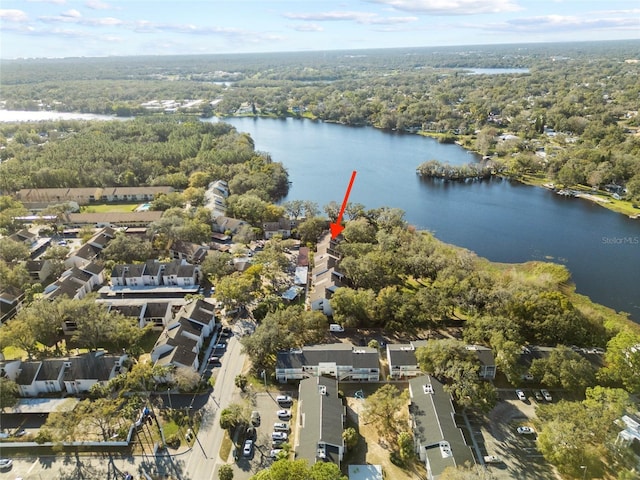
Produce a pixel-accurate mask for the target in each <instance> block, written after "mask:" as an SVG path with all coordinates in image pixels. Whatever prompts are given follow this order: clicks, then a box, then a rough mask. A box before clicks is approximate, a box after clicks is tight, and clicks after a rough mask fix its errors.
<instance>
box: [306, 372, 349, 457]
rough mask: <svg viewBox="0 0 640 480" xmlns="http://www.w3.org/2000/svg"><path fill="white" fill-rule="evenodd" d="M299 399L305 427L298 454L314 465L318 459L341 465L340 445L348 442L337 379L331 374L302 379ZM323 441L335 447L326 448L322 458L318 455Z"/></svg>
mask: <svg viewBox="0 0 640 480" xmlns="http://www.w3.org/2000/svg"><path fill="white" fill-rule="evenodd" d="M322 392H324V393H322ZM299 399H300V415H301V419H302V428H301V429H300V438H299V446H298V448H297V450H296V453H297V455H298V456H299V457H301V458H306V459H307V460H308V461H309V463H310V464H311V465H313V464H314V463H315V462H316V460H330V461H334V463H336V464H337V465H338V466H339V465H340V461H339V451H338V448H337V447H341V446H343V444H344V443H343V440H342V427H343V423H342V422H343V414H344V406H343V404H342V400H341V399H340V398H339V397H338V382H337V380H336V379H334V378H327V377H313V378H306V379H304V380H301V381H300V386H299ZM320 443H324V444H327V445H332V446H334V447H335V448H333V449H331V448H329V449H326V450H325V451H324V455H325V458H320V457H319V455H318V445H319V444H320Z"/></svg>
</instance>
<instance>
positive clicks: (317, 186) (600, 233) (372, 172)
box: [225, 118, 640, 321]
mask: <svg viewBox="0 0 640 480" xmlns="http://www.w3.org/2000/svg"><path fill="white" fill-rule="evenodd" d="M225 121H226V122H228V123H231V124H232V125H234V126H236V128H237V129H238V130H240V131H243V132H248V133H249V134H251V137H252V138H253V139H254V141H255V143H256V149H258V150H262V151H265V152H269V153H270V154H271V156H272V158H273V159H274V160H275V161H279V162H282V163H283V164H284V165H285V166H286V168H287V169H288V171H289V176H290V180H291V182H292V185H291V189H290V191H289V195H288V197H287V199H289V200H291V199H305V200H313V201H315V202H317V203H318V204H319V205H320V206H321V207H322V206H323V205H325V204H327V203H328V202H330V201H331V200H335V201H336V202H338V203H341V202H342V199H343V197H344V193H345V190H346V187H347V184H348V181H349V178H350V175H351V172H352V171H353V170H356V171H357V172H358V174H357V177H356V181H355V183H354V186H353V189H352V191H351V197H350V200H351V201H353V202H360V203H362V204H364V205H366V207H367V208H373V207H380V206H391V207H398V208H401V209H403V210H404V211H405V212H406V218H407V220H408V221H409V222H410V223H412V224H414V225H416V226H417V227H419V228H422V229H427V230H430V231H432V232H434V233H435V235H436V236H437V237H438V238H439V239H441V240H443V241H445V242H448V243H453V244H455V245H460V246H463V247H465V248H468V249H470V250H473V251H474V252H476V253H477V254H478V255H481V256H483V257H487V258H488V259H490V260H492V261H497V262H510V263H511V262H524V261H528V260H550V261H554V262H557V263H561V264H564V265H566V266H567V267H568V268H569V270H570V271H571V274H572V278H573V280H574V282H575V283H576V286H577V290H578V292H580V293H583V294H585V295H588V296H590V297H591V298H592V299H593V300H595V301H597V302H599V303H603V304H604V305H608V306H611V307H613V308H615V309H617V310H622V311H625V312H629V313H631V315H632V317H633V318H634V320H636V321H640V221H639V220H631V219H629V218H628V217H626V216H624V215H620V214H617V213H613V212H610V211H608V210H605V209H604V208H602V207H599V206H597V205H593V204H592V203H590V202H588V201H586V200H580V199H575V198H564V197H560V196H558V195H555V194H554V193H552V192H550V191H547V190H545V189H542V188H536V187H529V186H526V185H521V184H518V183H512V182H508V181H501V180H491V181H484V182H474V183H469V184H459V183H443V182H441V181H432V180H423V179H421V178H420V177H418V176H417V175H416V173H415V169H416V167H417V166H418V165H419V164H420V163H421V162H423V161H426V160H430V159H436V160H440V161H447V162H449V163H452V164H460V163H466V162H469V161H473V160H474V159H475V158H476V157H475V156H474V155H473V154H471V153H468V152H466V151H465V150H464V149H462V148H460V147H458V146H456V145H442V144H439V143H438V142H436V141H435V140H433V139H429V138H423V137H420V136H418V135H403V134H393V133H388V132H383V131H380V130H376V129H374V128H352V127H345V126H341V125H335V124H328V123H322V122H312V121H307V120H294V119H287V120H275V119H254V118H232V119H225Z"/></svg>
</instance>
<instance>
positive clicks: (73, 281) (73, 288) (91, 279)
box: [43, 262, 104, 300]
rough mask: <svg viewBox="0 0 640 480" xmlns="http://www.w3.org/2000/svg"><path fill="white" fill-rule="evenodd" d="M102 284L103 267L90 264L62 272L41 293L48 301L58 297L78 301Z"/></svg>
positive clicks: (93, 263)
mask: <svg viewBox="0 0 640 480" xmlns="http://www.w3.org/2000/svg"><path fill="white" fill-rule="evenodd" d="M102 283H104V267H103V266H102V265H100V264H98V263H95V262H91V263H89V264H87V265H83V266H81V267H72V268H70V269H68V270H66V271H64V272H63V273H62V275H60V278H58V280H56V281H55V282H54V283H52V284H50V285H47V286H46V287H45V289H44V292H43V293H44V297H45V298H48V299H49V300H53V299H54V298H56V297H59V296H60V295H66V296H67V297H69V298H73V299H77V300H80V299H82V298H84V297H85V296H86V295H87V294H88V293H90V292H92V291H93V290H94V289H95V288H96V287H98V286H99V285H101V284H102Z"/></svg>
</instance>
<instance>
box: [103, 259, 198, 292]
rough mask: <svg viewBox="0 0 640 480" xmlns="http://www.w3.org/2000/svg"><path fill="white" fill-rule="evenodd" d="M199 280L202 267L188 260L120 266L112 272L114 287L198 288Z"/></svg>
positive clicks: (149, 261) (148, 261) (154, 261)
mask: <svg viewBox="0 0 640 480" xmlns="http://www.w3.org/2000/svg"><path fill="white" fill-rule="evenodd" d="M199 280H200V267H198V266H196V265H191V264H189V263H187V261H186V260H173V261H171V262H168V263H161V262H158V261H157V260H147V261H146V262H145V263H133V264H118V265H115V266H114V267H113V270H112V271H111V285H112V286H113V287H134V288H136V287H162V286H197V285H198V282H199Z"/></svg>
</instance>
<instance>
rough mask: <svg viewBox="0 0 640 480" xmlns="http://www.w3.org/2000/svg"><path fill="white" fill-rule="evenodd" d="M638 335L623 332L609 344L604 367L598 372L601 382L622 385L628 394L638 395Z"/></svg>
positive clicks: (639, 350)
mask: <svg viewBox="0 0 640 480" xmlns="http://www.w3.org/2000/svg"><path fill="white" fill-rule="evenodd" d="M639 345H640V334H637V333H634V332H632V331H630V330H623V331H621V332H619V333H618V334H616V335H615V336H614V337H613V338H612V339H611V340H609V343H608V344H607V349H606V352H605V355H604V367H603V368H601V369H600V370H599V371H598V378H599V379H600V380H601V381H606V382H611V383H614V384H615V383H618V384H622V385H623V386H624V388H625V389H626V390H627V391H628V392H630V393H640V375H639V374H638V372H639V371H640V348H639V347H638V346H639Z"/></svg>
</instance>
